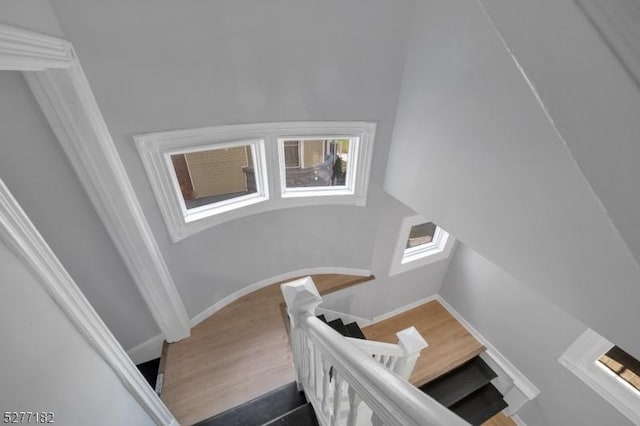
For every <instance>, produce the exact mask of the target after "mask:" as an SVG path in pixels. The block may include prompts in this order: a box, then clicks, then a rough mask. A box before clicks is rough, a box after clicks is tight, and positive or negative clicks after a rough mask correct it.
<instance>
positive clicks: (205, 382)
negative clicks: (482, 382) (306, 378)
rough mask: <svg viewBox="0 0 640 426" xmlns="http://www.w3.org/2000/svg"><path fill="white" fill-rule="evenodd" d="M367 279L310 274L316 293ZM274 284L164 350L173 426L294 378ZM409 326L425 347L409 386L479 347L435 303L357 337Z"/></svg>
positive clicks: (386, 336)
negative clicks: (174, 418) (425, 341)
mask: <svg viewBox="0 0 640 426" xmlns="http://www.w3.org/2000/svg"><path fill="white" fill-rule="evenodd" d="M368 279H370V278H366V277H365V278H364V279H363V277H353V276H345V275H314V276H313V280H314V282H315V283H316V286H317V287H318V291H319V292H320V294H327V293H329V292H331V291H335V290H336V289H341V288H345V287H347V286H349V285H355V284H358V283H360V282H363V281H367V280H368ZM288 281H289V280H288ZM279 284H280V283H276V284H273V285H270V286H268V287H265V288H263V289H261V290H257V291H255V292H253V293H251V294H249V295H247V296H244V297H242V298H240V299H238V300H237V301H235V302H233V303H231V304H230V305H228V306H227V307H225V308H223V309H221V310H220V311H218V312H216V313H215V314H213V315H212V316H211V317H209V318H208V319H207V320H205V321H203V322H202V323H200V324H199V325H197V326H196V327H194V328H193V329H192V330H191V337H189V338H188V339H185V340H183V341H181V342H177V343H171V344H169V345H168V346H167V348H166V361H165V367H164V386H163V389H162V400H163V401H164V402H165V403H166V405H167V407H168V408H169V410H170V411H171V412H172V413H173V415H174V416H175V417H176V419H177V420H178V421H179V422H180V424H182V425H185V426H187V425H192V424H194V423H196V422H198V421H200V420H203V419H206V418H209V417H211V416H213V415H215V414H218V413H220V412H223V411H225V410H227V409H229V408H232V407H235V406H236V405H239V404H241V403H243V402H246V401H249V400H251V399H253V398H256V397H258V396H260V395H262V394H264V393H266V392H268V391H270V390H273V389H275V388H277V387H279V386H282V385H284V384H287V383H289V382H291V381H292V380H293V379H294V375H293V365H292V356H291V352H290V349H289V342H288V337H287V332H286V329H285V325H284V321H283V317H282V311H281V306H280V305H281V304H282V303H283V299H282V295H281V293H280V286H279ZM412 325H413V326H415V327H416V328H417V329H418V331H419V332H420V333H421V334H422V335H423V336H424V338H425V339H426V340H427V342H428V343H429V347H428V348H426V349H424V350H423V351H422V354H421V357H420V358H419V360H418V363H417V365H416V370H415V372H414V374H413V375H412V377H411V381H412V382H413V383H414V384H417V385H420V384H423V383H426V382H427V381H429V380H431V379H432V378H435V377H437V376H439V375H441V374H444V373H445V372H447V371H449V370H450V369H452V368H454V367H456V366H457V365H459V364H461V363H463V362H465V361H467V360H469V359H471V358H472V357H473V356H475V355H477V354H478V353H480V352H481V351H482V350H483V347H482V345H481V344H480V343H479V342H478V341H477V340H475V339H474V338H473V336H471V335H470V334H469V333H468V332H467V331H466V330H465V329H464V328H463V327H462V326H461V325H460V324H459V323H458V322H457V321H456V320H455V318H453V317H452V316H451V315H450V314H449V313H448V312H447V311H446V309H444V308H443V307H442V305H440V303H438V302H437V301H436V302H430V303H427V304H425V305H421V306H419V307H417V308H415V309H412V310H410V311H407V312H405V313H402V314H400V315H398V316H395V317H393V318H390V319H387V320H385V321H381V322H379V323H376V324H373V325H371V326H368V327H365V328H364V329H363V332H364V333H365V335H366V336H367V338H368V339H372V340H380V341H385V342H390V343H396V342H397V338H396V336H395V333H396V332H397V331H400V330H403V329H405V328H407V327H410V326H412ZM487 425H491V426H502V425H508V423H488V424H487Z"/></svg>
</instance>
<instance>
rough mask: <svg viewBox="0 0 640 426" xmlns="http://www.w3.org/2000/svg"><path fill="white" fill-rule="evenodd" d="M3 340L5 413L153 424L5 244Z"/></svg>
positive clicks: (1, 260)
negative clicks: (25, 412)
mask: <svg viewBox="0 0 640 426" xmlns="http://www.w3.org/2000/svg"><path fill="white" fill-rule="evenodd" d="M0 341H1V342H2V349H1V350H0V353H1V360H2V362H1V363H0V412H2V413H4V412H6V411H47V412H48V411H51V412H53V413H54V415H55V417H54V421H55V423H56V424H63V425H105V426H106V425H141V426H142V425H152V424H154V422H153V420H152V419H151V418H150V417H149V416H148V414H147V413H146V412H145V411H144V410H143V409H142V408H141V407H140V406H139V405H138V403H137V401H136V400H135V399H134V398H133V397H132V396H131V394H129V393H128V391H127V390H126V389H125V388H124V386H123V385H122V383H121V382H120V381H119V379H118V378H117V376H116V375H115V373H114V372H113V370H111V369H110V368H109V367H108V366H107V364H106V363H105V362H104V361H103V360H102V358H100V356H99V355H98V354H97V353H96V352H95V350H94V349H93V348H92V347H91V346H89V344H88V343H87V342H86V340H84V338H83V337H82V336H81V335H80V333H79V332H78V331H77V330H76V329H75V328H74V326H73V324H72V323H71V322H70V321H69V320H68V318H67V317H66V316H65V315H64V314H63V312H62V311H61V310H60V308H59V307H58V306H57V305H56V304H55V302H54V301H53V299H52V298H51V297H50V296H49V295H48V294H47V293H46V291H45V290H44V289H43V288H42V287H41V285H40V283H39V282H38V281H37V280H36V279H35V278H34V277H33V275H32V274H31V273H30V271H28V270H27V269H26V267H25V266H24V265H23V264H22V263H21V262H20V261H19V260H18V259H17V258H16V257H15V256H14V255H13V254H12V253H11V252H10V251H9V250H8V249H7V247H6V246H4V245H3V244H0ZM32 422H33V419H32Z"/></svg>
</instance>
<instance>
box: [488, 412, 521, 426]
mask: <svg viewBox="0 0 640 426" xmlns="http://www.w3.org/2000/svg"><path fill="white" fill-rule="evenodd" d="M482 426H516V422H514V421H513V420H511V417H507V416H505V415H504V414H502V413H498V414H496V415H495V416H493V417H491V418H490V419H489V420H487V421H486V422H484V423H482Z"/></svg>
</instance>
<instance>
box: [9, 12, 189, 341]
mask: <svg viewBox="0 0 640 426" xmlns="http://www.w3.org/2000/svg"><path fill="white" fill-rule="evenodd" d="M0 69H11V70H22V71H23V74H24V76H25V79H26V80H27V83H28V84H29V87H30V88H31V90H32V92H33V94H34V95H35V98H36V100H37V101H38V104H39V105H40V107H41V108H42V111H43V113H44V115H45V117H46V118H47V120H48V121H49V124H50V125H51V128H52V129H53V131H54V133H55V135H56V137H57V138H58V140H59V142H60V144H61V145H62V148H63V150H64V152H65V154H66V155H67V157H68V158H69V160H70V162H71V164H72V166H73V168H74V170H75V172H76V174H77V175H78V177H79V179H80V182H81V183H82V185H83V186H84V189H85V190H86V192H87V194H88V195H89V198H90V199H91V201H92V203H93V205H94V207H95V208H96V211H97V213H98V215H99V217H100V219H101V220H102V222H103V223H104V225H105V227H106V229H107V232H108V233H109V235H110V236H111V239H112V240H113V242H114V244H115V246H116V248H117V249H118V251H119V253H120V255H121V256H122V258H123V260H124V262H125V264H126V265H127V268H128V269H129V272H130V273H131V275H132V276H133V279H134V281H135V283H136V285H137V287H138V289H139V290H140V293H141V294H142V297H143V298H144V300H145V302H146V303H147V305H148V307H149V310H150V311H151V314H152V315H153V317H154V319H155V320H156V322H157V323H158V326H159V327H160V330H161V331H162V333H163V335H164V336H165V339H166V340H167V341H169V342H174V341H177V340H181V339H183V338H185V337H188V336H189V333H190V324H189V317H188V315H187V312H186V309H185V307H184V305H183V303H182V299H181V298H180V295H179V293H178V291H177V289H176V287H175V284H174V282H173V279H172V278H171V275H170V273H169V269H168V268H167V265H166V264H165V262H164V259H163V257H162V253H161V252H160V248H159V247H158V244H157V242H156V240H155V238H154V236H153V234H152V232H151V229H150V227H149V224H148V223H147V221H146V219H145V216H144V213H143V211H142V208H141V206H140V204H139V202H138V199H137V197H136V195H135V193H134V191H133V187H132V186H131V182H130V181H129V178H128V176H127V173H126V171H125V169H124V165H123V164H122V161H121V160H120V157H119V155H118V152H117V150H116V147H115V144H114V143H113V139H112V138H111V134H110V133H109V130H108V129H107V126H106V124H105V122H104V119H103V117H102V114H101V112H100V109H99V107H98V104H97V102H96V100H95V98H94V97H93V93H92V91H91V88H90V86H89V83H88V81H87V78H86V76H85V74H84V71H83V70H82V66H81V65H80V62H79V60H78V57H77V55H75V53H74V51H73V46H72V45H71V43H69V42H68V41H66V40H62V39H59V38H56V37H51V36H46V35H42V34H38V33H35V32H32V31H27V30H24V29H21V28H15V27H11V26H9V25H5V24H0ZM34 70H39V71H37V72H33V71H34Z"/></svg>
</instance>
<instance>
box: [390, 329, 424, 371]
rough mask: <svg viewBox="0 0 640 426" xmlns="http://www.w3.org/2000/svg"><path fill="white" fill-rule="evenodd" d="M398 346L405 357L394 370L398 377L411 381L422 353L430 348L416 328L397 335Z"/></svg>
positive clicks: (397, 363)
mask: <svg viewBox="0 0 640 426" xmlns="http://www.w3.org/2000/svg"><path fill="white" fill-rule="evenodd" d="M396 336H398V345H399V346H400V348H401V349H402V352H403V355H402V357H401V358H400V359H398V361H397V362H396V365H395V367H394V369H393V371H395V372H396V373H397V374H398V375H400V376H401V377H403V378H405V379H407V380H409V377H410V376H411V373H412V372H413V369H414V367H415V365H416V362H417V361H418V358H419V357H420V351H422V350H423V349H424V348H426V347H427V346H429V344H428V343H427V342H426V340H424V339H423V338H422V336H421V335H420V333H418V330H416V328H415V327H409V328H407V329H405V330H402V331H399V332H397V333H396Z"/></svg>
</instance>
